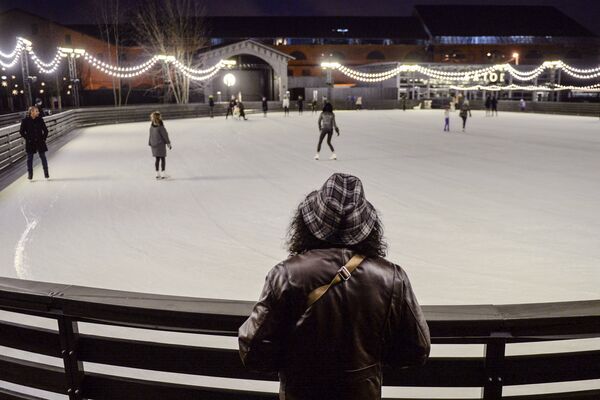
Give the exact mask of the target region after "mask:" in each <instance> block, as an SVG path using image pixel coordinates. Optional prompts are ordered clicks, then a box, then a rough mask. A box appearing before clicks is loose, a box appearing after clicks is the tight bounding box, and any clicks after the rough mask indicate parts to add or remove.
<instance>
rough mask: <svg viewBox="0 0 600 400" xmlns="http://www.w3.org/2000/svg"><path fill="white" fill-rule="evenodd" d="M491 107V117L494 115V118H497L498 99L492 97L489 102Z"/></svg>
mask: <svg viewBox="0 0 600 400" xmlns="http://www.w3.org/2000/svg"><path fill="white" fill-rule="evenodd" d="M491 106H492V114H491V115H492V117H493V116H494V114H496V117H497V116H498V98H497V97H496V96H494V97H492V101H491Z"/></svg>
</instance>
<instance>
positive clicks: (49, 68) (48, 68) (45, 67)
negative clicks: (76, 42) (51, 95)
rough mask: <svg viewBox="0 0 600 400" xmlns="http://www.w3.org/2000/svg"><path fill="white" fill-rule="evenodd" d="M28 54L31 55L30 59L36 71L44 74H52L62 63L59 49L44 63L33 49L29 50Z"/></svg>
mask: <svg viewBox="0 0 600 400" xmlns="http://www.w3.org/2000/svg"><path fill="white" fill-rule="evenodd" d="M29 55H30V56H31V59H32V60H33V62H34V64H35V66H36V67H37V69H38V71H40V72H42V73H44V74H53V73H54V72H56V70H57V69H58V67H59V66H60V64H61V63H62V53H61V51H60V50H58V51H57V52H56V55H55V56H54V58H53V59H52V61H51V62H49V63H45V62H43V61H42V60H40V59H39V58H38V56H37V55H36V54H35V52H34V51H33V50H29Z"/></svg>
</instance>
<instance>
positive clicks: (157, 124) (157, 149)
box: [148, 111, 173, 179]
mask: <svg viewBox="0 0 600 400" xmlns="http://www.w3.org/2000/svg"><path fill="white" fill-rule="evenodd" d="M150 121H151V124H150V137H149V139H148V146H150V147H151V148H152V156H153V157H154V158H155V162H154V169H156V179H165V178H167V175H165V167H166V157H167V147H168V148H169V150H171V149H172V148H173V147H172V146H171V141H170V140H169V133H168V132H167V130H166V129H165V125H164V123H163V121H162V118H161V116H160V112H158V111H154V112H153V113H152V114H150ZM159 164H160V170H159ZM161 173H162V175H161Z"/></svg>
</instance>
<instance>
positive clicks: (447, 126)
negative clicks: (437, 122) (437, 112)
mask: <svg viewBox="0 0 600 400" xmlns="http://www.w3.org/2000/svg"><path fill="white" fill-rule="evenodd" d="M444 132H450V106H449V105H448V106H446V107H444Z"/></svg>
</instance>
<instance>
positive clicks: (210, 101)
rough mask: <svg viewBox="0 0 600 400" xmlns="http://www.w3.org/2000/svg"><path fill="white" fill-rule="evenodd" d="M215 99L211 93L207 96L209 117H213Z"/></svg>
mask: <svg viewBox="0 0 600 400" xmlns="http://www.w3.org/2000/svg"><path fill="white" fill-rule="evenodd" d="M214 111H215V99H214V98H213V97H212V94H211V95H210V96H208V115H210V117H211V118H213V117H214V116H215V113H214Z"/></svg>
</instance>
